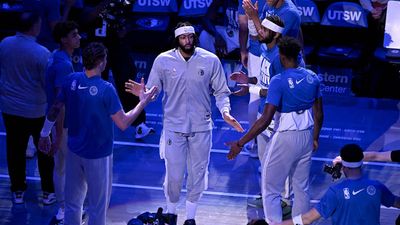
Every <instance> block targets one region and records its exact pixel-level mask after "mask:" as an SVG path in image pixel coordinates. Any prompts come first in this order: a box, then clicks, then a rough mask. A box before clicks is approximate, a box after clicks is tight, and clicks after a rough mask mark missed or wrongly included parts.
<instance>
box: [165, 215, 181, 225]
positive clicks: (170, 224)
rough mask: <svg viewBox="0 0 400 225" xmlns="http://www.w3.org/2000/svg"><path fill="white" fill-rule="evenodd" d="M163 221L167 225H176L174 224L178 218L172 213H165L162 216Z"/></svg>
mask: <svg viewBox="0 0 400 225" xmlns="http://www.w3.org/2000/svg"><path fill="white" fill-rule="evenodd" d="M164 219H165V221H164V222H165V223H166V224H168V225H176V222H177V221H178V216H177V215H176V214H172V213H167V214H164Z"/></svg>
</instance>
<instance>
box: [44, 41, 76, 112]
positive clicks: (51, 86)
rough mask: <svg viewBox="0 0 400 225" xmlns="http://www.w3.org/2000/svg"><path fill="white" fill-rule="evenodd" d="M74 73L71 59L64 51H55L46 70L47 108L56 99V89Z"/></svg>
mask: <svg viewBox="0 0 400 225" xmlns="http://www.w3.org/2000/svg"><path fill="white" fill-rule="evenodd" d="M73 72H74V67H73V65H72V61H71V57H70V56H69V55H68V53H67V52H66V51H63V50H59V49H57V50H55V51H54V52H53V53H52V55H51V57H50V59H49V63H48V67H47V70H46V94H47V106H48V107H51V106H52V105H53V103H54V99H55V98H56V97H57V93H56V88H62V86H63V84H64V82H65V80H66V78H67V76H68V75H69V74H71V73H73Z"/></svg>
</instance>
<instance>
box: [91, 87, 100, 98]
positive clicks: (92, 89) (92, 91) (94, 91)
mask: <svg viewBox="0 0 400 225" xmlns="http://www.w3.org/2000/svg"><path fill="white" fill-rule="evenodd" d="M98 92H99V90H98V89H97V87H96V86H91V87H90V88H89V93H90V95H91V96H95V95H97V93H98Z"/></svg>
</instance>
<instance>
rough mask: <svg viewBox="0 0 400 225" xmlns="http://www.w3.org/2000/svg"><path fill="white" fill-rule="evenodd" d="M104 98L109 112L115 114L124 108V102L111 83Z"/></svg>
mask: <svg viewBox="0 0 400 225" xmlns="http://www.w3.org/2000/svg"><path fill="white" fill-rule="evenodd" d="M103 100H104V105H105V107H106V109H107V112H108V114H110V115H114V114H115V113H117V112H118V111H120V110H122V104H121V101H120V100H119V98H118V94H117V91H116V90H115V88H114V86H112V85H111V84H109V86H108V87H107V88H106V90H105V92H104V99H103Z"/></svg>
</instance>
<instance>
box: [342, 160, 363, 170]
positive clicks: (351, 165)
mask: <svg viewBox="0 0 400 225" xmlns="http://www.w3.org/2000/svg"><path fill="white" fill-rule="evenodd" d="M362 164H363V161H360V162H347V161H344V160H343V159H342V165H343V166H345V167H349V168H358V167H360V166H362Z"/></svg>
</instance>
